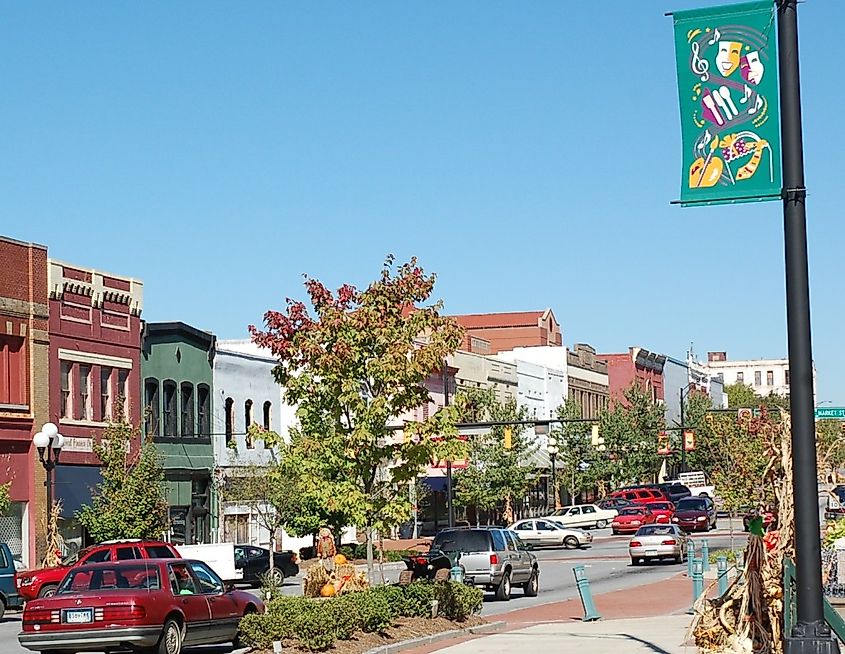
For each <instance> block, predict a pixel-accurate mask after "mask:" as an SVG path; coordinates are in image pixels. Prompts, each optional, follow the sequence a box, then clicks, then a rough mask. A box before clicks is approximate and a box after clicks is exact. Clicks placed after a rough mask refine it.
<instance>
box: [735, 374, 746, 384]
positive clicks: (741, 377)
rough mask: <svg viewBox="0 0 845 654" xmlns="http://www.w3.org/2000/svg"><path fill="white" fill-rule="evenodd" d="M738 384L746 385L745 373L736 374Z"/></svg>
mask: <svg viewBox="0 0 845 654" xmlns="http://www.w3.org/2000/svg"><path fill="white" fill-rule="evenodd" d="M736 383H737V384H744V383H745V373H744V372H738V373H736Z"/></svg>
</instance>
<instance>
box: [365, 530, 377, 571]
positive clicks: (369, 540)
mask: <svg viewBox="0 0 845 654" xmlns="http://www.w3.org/2000/svg"><path fill="white" fill-rule="evenodd" d="M364 533H365V534H366V539H367V581H369V582H370V584H371V585H372V583H373V580H374V579H375V569H374V565H373V528H372V526H371V525H369V524H368V525H367V529H366V531H365V532H364Z"/></svg>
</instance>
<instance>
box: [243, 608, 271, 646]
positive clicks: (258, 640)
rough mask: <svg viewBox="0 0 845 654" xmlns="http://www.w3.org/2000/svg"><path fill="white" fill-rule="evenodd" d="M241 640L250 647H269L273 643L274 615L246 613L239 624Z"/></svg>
mask: <svg viewBox="0 0 845 654" xmlns="http://www.w3.org/2000/svg"><path fill="white" fill-rule="evenodd" d="M238 632H239V634H240V637H241V641H242V642H243V644H244V645H247V646H249V647H258V648H262V649H263V648H267V647H270V645H272V644H273V641H274V640H277V638H275V637H274V634H273V629H272V616H270V615H259V614H258V613H251V614H249V615H245V616H244V617H243V618H242V619H241V622H240V624H239V625H238Z"/></svg>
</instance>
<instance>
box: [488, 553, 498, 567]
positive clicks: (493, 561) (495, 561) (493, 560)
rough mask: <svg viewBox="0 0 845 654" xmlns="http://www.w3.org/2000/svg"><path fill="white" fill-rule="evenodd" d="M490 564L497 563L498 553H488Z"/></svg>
mask: <svg viewBox="0 0 845 654" xmlns="http://www.w3.org/2000/svg"><path fill="white" fill-rule="evenodd" d="M490 565H499V555H498V554H491V555H490Z"/></svg>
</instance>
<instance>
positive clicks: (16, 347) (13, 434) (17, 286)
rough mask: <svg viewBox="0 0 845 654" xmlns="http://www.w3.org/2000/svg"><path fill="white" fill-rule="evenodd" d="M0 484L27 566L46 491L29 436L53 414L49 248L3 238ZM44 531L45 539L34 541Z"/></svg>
mask: <svg viewBox="0 0 845 654" xmlns="http://www.w3.org/2000/svg"><path fill="white" fill-rule="evenodd" d="M0 261H2V262H3V265H2V266H0V483H3V484H5V483H11V485H10V489H9V492H10V496H11V500H12V505H11V508H10V510H9V511H8V515H6V516H2V517H0V540H2V541H4V542H7V543H8V544H9V547H10V548H11V549H12V554H13V555H14V556H15V558H16V559H18V560H20V561H21V562H22V563H24V564H26V565H31V564H34V563H35V562H36V561H37V557H36V552H37V551H41V550H42V549H43V530H40V529H36V525H40V524H42V521H43V520H44V518H45V509H46V505H47V497H46V493H45V489H44V478H45V476H44V469H43V468H42V466H41V464H40V463H38V455H37V454H36V452H35V448H34V447H33V446H32V437H33V435H34V434H35V432H36V431H38V429H40V427H41V425H43V424H44V423H45V422H48V420H49V412H48V400H49V397H48V382H49V380H48V374H47V366H48V362H47V357H48V344H49V340H48V332H47V314H48V305H47V248H46V247H44V246H43V245H35V244H33V243H21V242H19V241H14V240H12V239H7V238H3V237H0ZM35 534H39V535H40V538H41V539H42V540H41V542H36V538H35V537H34V536H35Z"/></svg>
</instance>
